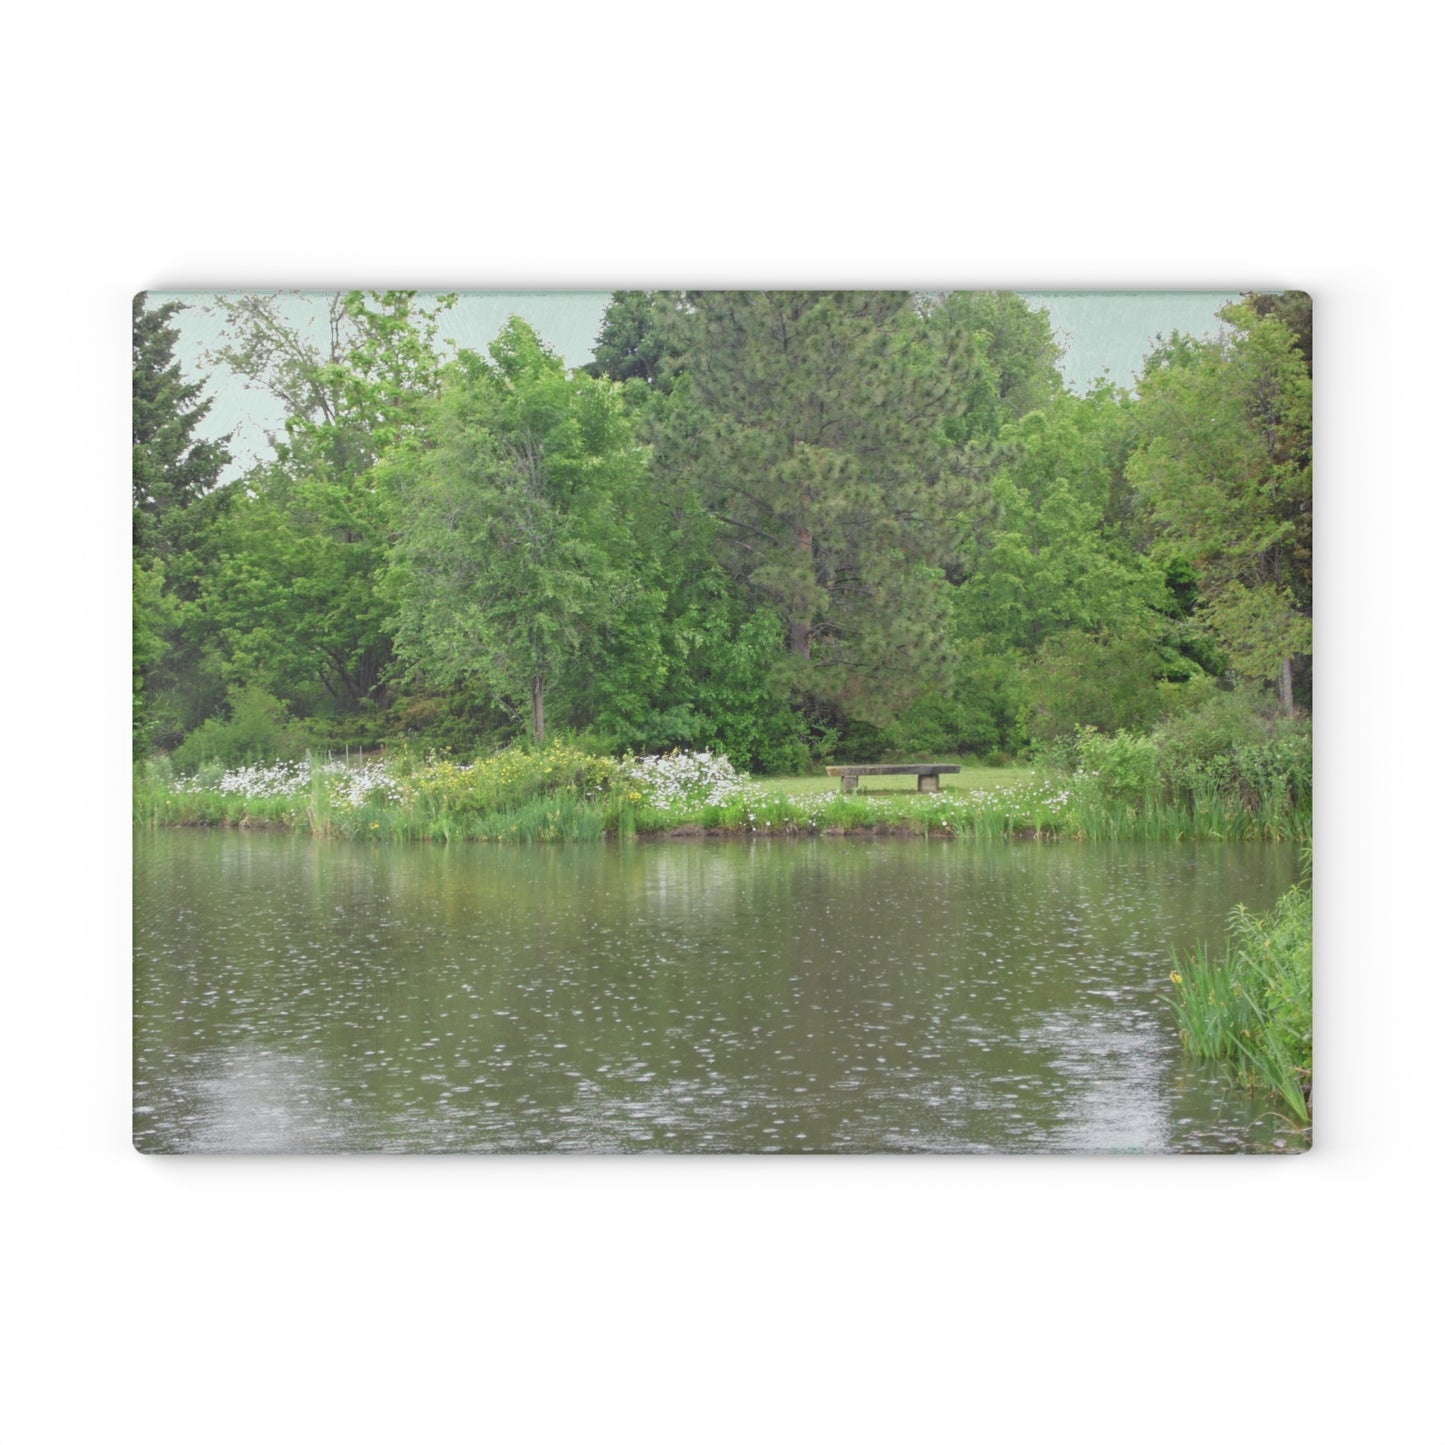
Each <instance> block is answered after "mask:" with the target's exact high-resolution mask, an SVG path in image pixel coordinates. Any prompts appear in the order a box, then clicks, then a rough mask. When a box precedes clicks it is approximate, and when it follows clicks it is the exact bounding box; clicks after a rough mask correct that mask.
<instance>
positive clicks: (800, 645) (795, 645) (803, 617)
mask: <svg viewBox="0 0 1445 1445" xmlns="http://www.w3.org/2000/svg"><path fill="white" fill-rule="evenodd" d="M797 543H798V552H799V554H800V556H799V565H800V566H803V567H806V568H807V570H808V575H809V576H811V575H812V572H813V534H812V532H810V531H808V530H807V529H804V530H803V531H801V532H799V533H798V534H797ZM808 610H809V609H808V599H807V596H806V595H805V594H804V592H803V591H802V590H801V589H800V590H799V591H797V592H795V593H794V594H793V615H792V618H791V619H790V620H789V623H788V646H789V647H790V648H791V649H792V650H793V651H794V652H795V653H797V655H798V656H799V657H810V656H811V655H812V651H813V625H812V622H811V620H810V619H809V617H808Z"/></svg>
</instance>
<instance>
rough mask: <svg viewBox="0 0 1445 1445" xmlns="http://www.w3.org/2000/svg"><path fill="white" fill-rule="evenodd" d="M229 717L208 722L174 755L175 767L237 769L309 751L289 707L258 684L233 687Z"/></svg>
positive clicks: (230, 695) (192, 733)
mask: <svg viewBox="0 0 1445 1445" xmlns="http://www.w3.org/2000/svg"><path fill="white" fill-rule="evenodd" d="M227 696H228V702H229V706H230V714H231V715H230V717H229V718H226V719H221V718H208V719H207V720H206V721H205V722H203V723H202V724H201V725H200V727H198V728H196V729H195V730H194V731H193V732H191V733H190V734H189V735H188V736H187V738H186V740H185V741H184V742H183V743H182V744H181V745H180V747H178V748H177V749H176V750H175V752H174V753H173V754H172V755H171V760H172V762H173V763H174V765H175V767H176V768H177V769H178V770H180V771H182V772H194V771H195V770H196V769H197V768H199V767H200V766H201V765H202V764H203V763H207V762H211V763H222V764H226V765H235V764H240V763H254V762H259V761H260V760H261V759H262V758H272V759H276V758H285V759H297V758H300V757H301V756H302V755H303V754H304V753H305V752H306V749H307V746H308V739H307V736H306V734H305V732H304V731H303V730H302V729H301V728H300V727H299V726H298V725H297V724H296V723H295V722H293V721H292V719H291V717H290V716H289V714H288V713H287V711H286V705H285V703H283V702H280V701H279V700H278V699H276V698H274V697H272V696H271V694H270V693H269V692H267V691H266V689H265V688H263V687H261V686H259V685H258V684H255V683H250V684H248V685H246V686H244V687H232V688H231V689H230V691H229V693H228V695H227Z"/></svg>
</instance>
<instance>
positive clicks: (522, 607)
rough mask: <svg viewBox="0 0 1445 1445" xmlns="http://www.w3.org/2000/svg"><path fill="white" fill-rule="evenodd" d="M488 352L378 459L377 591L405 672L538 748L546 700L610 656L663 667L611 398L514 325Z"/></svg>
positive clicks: (636, 493)
mask: <svg viewBox="0 0 1445 1445" xmlns="http://www.w3.org/2000/svg"><path fill="white" fill-rule="evenodd" d="M489 353H490V356H491V364H490V365H488V364H487V363H486V362H485V361H483V360H482V359H481V358H480V357H478V356H476V355H475V354H472V353H465V352H464V353H462V354H461V355H460V356H459V357H458V359H457V361H456V363H455V365H454V366H452V367H451V368H450V369H449V371H448V373H447V377H446V383H447V384H446V386H445V388H444V390H443V391H442V393H441V395H440V396H439V397H438V399H437V401H436V403H435V404H434V405H433V406H431V407H429V408H428V410H427V440H426V442H425V444H422V443H421V442H420V441H415V442H413V443H411V444H407V445H402V446H399V447H398V448H397V449H396V450H395V451H394V453H393V455H392V457H391V458H390V459H389V461H388V471H389V473H390V475H391V476H392V478H393V481H392V486H393V488H394V491H395V495H396V497H397V508H396V512H395V518H396V529H397V536H396V541H395V544H394V545H393V547H392V549H391V553H390V556H391V562H392V568H393V570H392V573H391V576H390V581H389V590H388V595H389V597H390V599H391V601H392V604H393V608H394V617H395V628H396V645H397V650H398V652H399V654H400V656H401V657H402V659H403V660H404V661H405V663H406V664H407V665H408V667H409V668H410V669H411V671H412V673H413V674H414V675H415V674H421V675H423V676H424V677H425V678H426V679H427V681H428V682H430V683H432V684H440V685H443V686H448V687H465V688H469V689H472V690H475V691H476V692H478V693H479V694H481V695H482V697H483V698H485V699H488V700H493V701H496V702H498V703H500V704H501V705H502V706H503V707H505V708H506V709H507V710H508V711H509V712H510V713H511V714H512V715H513V716H514V717H515V718H516V719H517V721H518V723H519V724H521V723H523V721H524V720H525V724H526V726H527V727H528V728H529V730H530V732H531V734H532V736H533V738H534V739H535V740H536V741H538V742H541V741H542V739H543V738H544V736H545V734H546V729H547V699H548V696H549V693H550V692H551V690H552V689H554V688H556V687H559V686H560V687H564V688H565V687H566V686H567V685H568V684H571V685H573V686H576V685H577V684H578V682H579V681H580V680H581V679H582V678H583V677H584V676H585V675H587V674H589V673H590V674H595V673H596V672H598V671H599V670H601V669H604V668H606V667H607V666H608V665H609V654H610V653H611V654H615V653H616V652H617V651H619V650H620V651H621V652H623V653H624V654H626V655H627V656H628V657H629V658H630V660H631V663H632V664H633V665H634V666H640V669H641V671H642V673H644V674H645V673H647V672H649V671H651V672H653V673H654V674H656V673H658V672H660V670H661V668H662V643H661V637H660V628H659V625H658V624H659V618H660V614H661V606H662V597H661V594H660V593H659V592H658V591H657V590H656V589H655V588H654V587H652V586H650V585H649V577H648V574H647V569H646V567H645V566H644V565H641V564H640V560H639V556H638V546H639V538H640V537H645V536H646V532H647V528H646V527H645V525H644V526H638V525H637V523H638V520H639V517H640V515H641V513H642V512H643V510H644V506H645V499H646V496H647V487H646V482H647V470H646V457H645V454H644V452H643V451H642V450H641V448H639V447H638V446H637V444H636V442H635V440H634V438H633V436H632V430H631V424H630V422H629V420H628V416H627V413H626V410H625V408H624V407H623V404H622V400H621V397H620V395H619V393H618V389H617V388H616V387H615V386H613V385H612V384H611V383H610V382H607V381H601V380H594V379H592V378H589V377H586V376H584V375H581V374H578V375H575V376H568V375H567V373H566V371H565V369H564V368H563V365H562V363H561V361H560V360H559V359H558V358H557V357H556V356H554V355H553V354H552V353H551V352H549V351H548V350H547V349H546V348H545V347H544V346H543V345H542V343H541V342H540V340H539V339H538V337H537V335H536V333H535V332H534V331H533V330H532V329H531V328H530V327H529V326H528V325H527V324H526V323H525V322H523V321H521V320H520V319H519V318H517V317H512V318H511V320H510V321H508V323H507V325H506V326H505V327H504V328H503V330H502V333H501V335H500V336H499V337H498V338H497V340H496V341H495V342H493V343H492V345H491V347H490V348H489ZM619 640H621V641H622V644H623V645H622V646H621V647H620V649H619V646H618V644H619ZM639 659H640V662H639ZM633 690H634V691H637V690H639V689H638V688H637V687H636V686H634V689H633ZM641 690H644V691H645V683H644V685H643V686H642V688H641Z"/></svg>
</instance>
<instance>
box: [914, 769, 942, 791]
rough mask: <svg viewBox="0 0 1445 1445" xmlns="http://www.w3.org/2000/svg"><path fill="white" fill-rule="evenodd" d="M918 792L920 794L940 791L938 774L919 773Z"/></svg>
mask: <svg viewBox="0 0 1445 1445" xmlns="http://www.w3.org/2000/svg"><path fill="white" fill-rule="evenodd" d="M918 791H919V792H920V793H936V792H937V791H938V774H937V773H919V775H918Z"/></svg>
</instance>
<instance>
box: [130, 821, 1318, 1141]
mask: <svg viewBox="0 0 1445 1445" xmlns="http://www.w3.org/2000/svg"><path fill="white" fill-rule="evenodd" d="M1295 876H1296V867H1295V860H1294V856H1293V853H1292V852H1291V850H1290V849H1288V848H1285V847H1277V846H1268V845H1258V846H1253V845H1224V844H1199V845H1193V844H1172V845H1111V844H1088V845H1081V844H1058V845H1042V846H1041V845H1038V844H972V843H963V842H944V843H940V842H936V841H935V842H923V841H919V840H898V839H886V840H879V841H868V842H855V841H852V840H842V839H820V840H816V841H785V840H774V841H768V842H758V843H747V842H732V841H727V842H686V843H640V844H636V845H621V846H611V845H574V846H571V847H553V848H545V847H538V848H522V847H517V848H497V847H488V846H486V845H474V846H470V847H460V848H456V847H453V848H447V847H440V846H420V847H415V848H408V847H404V846H397V845H391V846H374V845H373V846H368V845H353V844H346V843H335V842H324V841H312V840H309V839H305V838H295V837H286V836H278V835H272V834H252V833H235V832H224V833H211V832H200V831H191V830H185V831H170V832H161V833H150V834H137V835H136V839H135V944H136V952H135V1010H136V1012H135V1140H136V1145H137V1147H138V1148H140V1149H142V1150H145V1151H155V1152H195V1151H206V1152H231V1151H243V1152H255V1151H313V1152H314V1151H333V1150H386V1151H426V1152H434V1151H470V1152H502V1151H506V1152H518V1151H551V1150H556V1151H574V1152H575V1151H606V1152H618V1151H634V1150H685V1151H762V1152H823V1151H827V1152H858V1151H879V1150H883V1151H919V1152H938V1151H973V1152H983V1151H1038V1152H1078V1151H1098V1152H1129V1153H1132V1152H1155V1151H1180V1150H1183V1151H1196V1150H1197V1151H1236V1150H1246V1149H1247V1150H1268V1149H1278V1148H1291V1147H1296V1146H1297V1144H1298V1140H1297V1139H1296V1138H1295V1137H1294V1136H1292V1135H1291V1133H1290V1131H1289V1130H1288V1129H1286V1128H1285V1127H1284V1126H1283V1125H1282V1124H1281V1123H1280V1122H1279V1121H1278V1120H1277V1119H1275V1118H1273V1117H1272V1116H1269V1115H1267V1114H1265V1113H1264V1111H1262V1110H1261V1109H1260V1108H1258V1107H1257V1106H1255V1105H1254V1104H1252V1103H1251V1101H1250V1100H1249V1099H1248V1098H1247V1097H1244V1096H1242V1095H1241V1094H1240V1093H1239V1092H1238V1091H1236V1090H1235V1089H1234V1088H1232V1087H1231V1086H1230V1085H1229V1083H1228V1082H1227V1081H1226V1080H1225V1079H1224V1078H1223V1077H1222V1076H1220V1075H1219V1074H1218V1072H1217V1071H1216V1070H1214V1069H1212V1068H1210V1067H1208V1066H1205V1067H1201V1066H1197V1065H1194V1064H1192V1063H1191V1062H1189V1061H1187V1060H1186V1059H1184V1058H1183V1057H1182V1055H1181V1051H1180V1048H1179V1044H1178V1040H1177V1037H1176V1032H1175V1028H1174V1025H1173V1022H1172V1018H1171V1014H1170V1010H1169V1007H1168V1003H1167V998H1168V994H1169V991H1170V985H1169V981H1168V980H1169V970H1170V967H1171V955H1170V950H1171V948H1176V949H1179V950H1181V951H1182V950H1184V949H1186V948H1190V947H1193V946H1194V945H1195V944H1196V943H1197V942H1199V941H1201V940H1207V941H1209V942H1211V943H1216V942H1218V941H1220V940H1221V939H1222V937H1223V924H1224V918H1225V915H1226V914H1227V912H1228V910H1229V908H1230V907H1232V906H1233V905H1234V904H1235V903H1239V902H1243V903H1247V904H1250V905H1251V906H1263V905H1267V904H1269V903H1272V902H1273V901H1274V899H1275V898H1277V897H1278V896H1279V895H1280V894H1281V893H1282V892H1283V891H1284V890H1285V889H1286V888H1287V887H1288V886H1289V884H1290V883H1291V882H1293V881H1294V878H1295Z"/></svg>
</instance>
